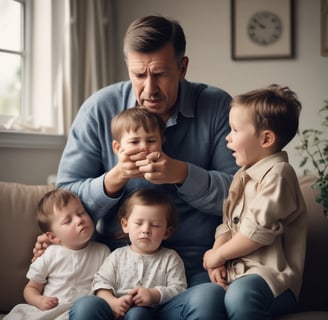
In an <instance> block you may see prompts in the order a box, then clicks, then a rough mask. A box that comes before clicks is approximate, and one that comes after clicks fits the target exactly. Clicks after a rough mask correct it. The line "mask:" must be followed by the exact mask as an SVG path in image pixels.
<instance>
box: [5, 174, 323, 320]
mask: <svg viewBox="0 0 328 320" xmlns="http://www.w3.org/2000/svg"><path fill="white" fill-rule="evenodd" d="M314 179H315V177H311V176H300V177H299V183H300V186H301V189H302V192H303V194H304V198H305V201H306V205H307V208H308V212H309V231H308V239H307V254H306V261H305V269H304V278H303V285H302V290H301V294H300V301H299V311H298V312H297V313H293V314H289V315H284V316H281V317H277V318H275V319H274V320H324V319H325V320H327V319H328V249H327V248H328V219H327V218H326V217H325V216H324V214H323V208H322V207H321V206H320V205H319V204H318V203H317V202H316V200H315V199H316V196H317V192H316V191H315V190H313V189H312V188H311V185H312V184H313V182H314ZM53 188H54V185H41V186H40V185H39V186H37V185H24V184H20V183H13V182H0V237H1V239H0V268H1V269H0V270H1V271H0V319H2V318H3V317H4V315H5V314H6V313H7V312H9V310H10V309H11V308H12V307H13V306H15V305H16V304H18V303H22V302H23V301H24V300H23V295H22V292H23V287H24V285H25V284H26V281H27V280H26V278H25V275H26V272H27V269H28V266H29V264H30V262H31V258H32V249H33V247H34V244H35V241H36V237H37V235H39V234H40V233H41V232H40V230H39V228H38V226H37V223H36V222H35V217H34V215H35V211H36V205H37V202H38V201H39V199H40V198H41V196H42V195H43V194H44V193H45V192H47V191H48V190H51V189H53ZM286 196H288V195H286ZM168 320H170V319H168ZM204 320H206V319H204ZM218 320H220V319H218ZM241 320H242V319H241Z"/></svg>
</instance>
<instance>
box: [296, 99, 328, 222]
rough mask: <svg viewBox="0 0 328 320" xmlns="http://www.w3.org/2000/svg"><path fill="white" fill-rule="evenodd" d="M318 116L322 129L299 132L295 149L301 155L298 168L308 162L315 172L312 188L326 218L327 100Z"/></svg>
mask: <svg viewBox="0 0 328 320" xmlns="http://www.w3.org/2000/svg"><path fill="white" fill-rule="evenodd" d="M319 115H320V116H321V117H322V119H323V120H322V122H321V126H322V129H305V130H299V131H298V136H299V138H300V141H301V145H299V146H296V149H297V150H299V151H300V152H301V155H302V160H301V163H300V167H304V166H305V165H306V164H307V163H308V162H310V164H312V166H313V168H314V170H315V174H316V176H317V177H318V178H317V180H316V181H315V183H314V184H313V185H312V187H313V189H317V190H319V197H318V198H317V201H318V202H319V203H321V204H322V205H323V208H324V214H325V215H326V216H327V217H328V130H327V128H328V100H325V101H324V106H323V107H322V108H321V109H320V110H319ZM308 172H309V170H306V169H305V170H304V174H307V173H308Z"/></svg>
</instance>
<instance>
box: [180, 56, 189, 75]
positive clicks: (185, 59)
mask: <svg viewBox="0 0 328 320" xmlns="http://www.w3.org/2000/svg"><path fill="white" fill-rule="evenodd" d="M188 63H189V58H188V57H187V56H184V57H183V58H182V61H181V65H180V80H183V79H184V78H185V76H186V73H187V69H188Z"/></svg>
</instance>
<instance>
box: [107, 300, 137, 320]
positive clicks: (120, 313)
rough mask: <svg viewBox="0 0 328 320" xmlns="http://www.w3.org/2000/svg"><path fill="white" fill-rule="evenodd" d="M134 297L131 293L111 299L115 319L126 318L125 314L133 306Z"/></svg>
mask: <svg viewBox="0 0 328 320" xmlns="http://www.w3.org/2000/svg"><path fill="white" fill-rule="evenodd" d="M132 304H133V302H132V297H131V295H125V296H121V297H119V298H115V299H113V300H112V301H111V303H110V307H111V308H112V311H113V313H114V318H115V319H122V318H124V316H125V314H126V313H127V312H128V311H129V309H130V308H131V307H132Z"/></svg>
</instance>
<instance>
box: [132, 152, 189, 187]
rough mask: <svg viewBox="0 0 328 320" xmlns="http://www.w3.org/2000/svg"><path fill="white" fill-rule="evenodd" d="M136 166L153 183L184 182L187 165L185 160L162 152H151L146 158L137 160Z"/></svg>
mask: <svg viewBox="0 0 328 320" xmlns="http://www.w3.org/2000/svg"><path fill="white" fill-rule="evenodd" d="M136 166H137V167H139V170H140V172H142V173H143V175H144V177H145V179H147V180H148V181H150V182H152V183H155V184H164V183H170V184H178V185H181V184H183V183H184V182H185V180H186V178H187V176H188V166H187V164H186V163H185V162H183V161H180V160H176V159H173V158H170V157H168V156H167V155H166V154H165V153H163V152H158V151H155V152H151V153H150V154H148V155H147V157H146V159H143V160H137V161H136Z"/></svg>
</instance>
